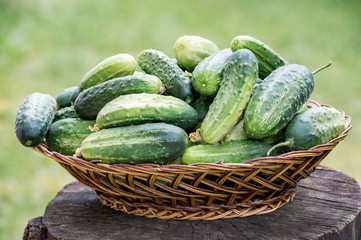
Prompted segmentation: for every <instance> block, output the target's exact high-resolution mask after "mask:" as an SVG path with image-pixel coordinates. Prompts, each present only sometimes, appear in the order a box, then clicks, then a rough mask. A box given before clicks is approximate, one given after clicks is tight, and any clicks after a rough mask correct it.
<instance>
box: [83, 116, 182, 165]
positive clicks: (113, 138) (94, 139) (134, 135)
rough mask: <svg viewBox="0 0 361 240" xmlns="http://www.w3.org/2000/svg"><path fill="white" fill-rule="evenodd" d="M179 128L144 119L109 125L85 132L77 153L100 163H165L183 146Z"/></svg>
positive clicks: (172, 158)
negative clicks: (130, 122)
mask: <svg viewBox="0 0 361 240" xmlns="http://www.w3.org/2000/svg"><path fill="white" fill-rule="evenodd" d="M187 138H188V136H187V134H186V133H185V132H184V130H183V129H181V128H179V127H176V126H173V125H170V124H166V123H146V124H141V125H131V126H125V127H117V128H109V129H104V130H101V131H99V132H96V133H93V134H91V135H89V136H88V137H87V138H86V139H85V140H84V141H83V143H82V146H81V154H82V156H83V157H84V158H85V159H87V160H95V159H101V160H102V162H103V163H108V164H115V163H127V164H129V163H130V164H137V163H148V162H149V163H158V164H165V163H169V162H172V161H173V160H175V159H177V158H178V157H180V156H181V155H182V154H183V153H184V151H185V149H186V147H187Z"/></svg>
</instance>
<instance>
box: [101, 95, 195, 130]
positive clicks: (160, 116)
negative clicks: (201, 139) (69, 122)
mask: <svg viewBox="0 0 361 240" xmlns="http://www.w3.org/2000/svg"><path fill="white" fill-rule="evenodd" d="M197 120H198V114H197V111H196V110H194V108H193V107H191V106H190V105H189V104H187V103H186V102H184V101H182V100H180V99H179V98H175V97H172V96H163V95H157V94H148V93H140V94H128V95H123V96H119V97H118V98H116V99H114V100H112V101H110V102H109V103H107V104H106V105H105V106H104V108H102V110H100V112H99V113H98V116H97V119H96V122H97V127H98V128H100V129H103V128H110V127H120V126H125V125H130V124H142V123H149V122H165V123H169V124H173V125H176V126H179V127H181V128H190V127H193V126H195V125H196V124H197Z"/></svg>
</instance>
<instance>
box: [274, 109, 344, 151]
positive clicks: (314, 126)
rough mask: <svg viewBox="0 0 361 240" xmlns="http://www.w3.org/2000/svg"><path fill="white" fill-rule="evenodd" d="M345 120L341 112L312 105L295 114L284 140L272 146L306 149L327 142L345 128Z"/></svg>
mask: <svg viewBox="0 0 361 240" xmlns="http://www.w3.org/2000/svg"><path fill="white" fill-rule="evenodd" d="M345 125H346V120H345V117H344V116H343V114H342V113H341V112H339V111H338V110H336V109H334V108H329V107H313V108H310V109H307V110H306V111H304V112H302V113H300V114H297V115H296V116H295V117H294V118H293V119H292V120H291V122H290V123H289V124H288V126H287V128H286V132H285V136H284V139H285V142H282V143H280V144H277V145H275V146H274V147H273V148H272V149H271V150H270V151H272V150H273V149H274V148H277V147H281V146H287V147H288V148H289V149H290V150H306V149H309V148H311V147H314V146H316V145H319V144H323V143H327V142H328V141H330V140H332V139H333V138H335V137H337V136H338V135H340V134H341V133H342V131H343V130H345V127H346V126H345Z"/></svg>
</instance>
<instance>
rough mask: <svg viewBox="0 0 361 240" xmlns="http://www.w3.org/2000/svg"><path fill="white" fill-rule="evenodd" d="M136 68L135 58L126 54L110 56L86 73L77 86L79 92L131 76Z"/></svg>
mask: <svg viewBox="0 0 361 240" xmlns="http://www.w3.org/2000/svg"><path fill="white" fill-rule="evenodd" d="M136 67H137V62H136V60H135V58H134V57H133V56H132V55H130V54H127V53H121V54H117V55H114V56H111V57H109V58H107V59H105V60H103V61H102V62H100V63H99V64H98V65H96V66H95V67H93V68H92V69H90V71H89V72H87V73H86V74H85V75H84V77H83V79H82V80H81V82H80V84H79V92H82V91H84V90H85V89H87V88H90V87H92V86H95V85H98V84H100V83H102V82H105V81H107V80H109V79H112V78H116V77H122V76H127V75H132V74H133V73H134V71H135V68H136Z"/></svg>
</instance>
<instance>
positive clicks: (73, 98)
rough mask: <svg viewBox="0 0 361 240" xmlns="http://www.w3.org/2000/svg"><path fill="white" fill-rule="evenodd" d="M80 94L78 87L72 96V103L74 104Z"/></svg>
mask: <svg viewBox="0 0 361 240" xmlns="http://www.w3.org/2000/svg"><path fill="white" fill-rule="evenodd" d="M78 95H79V87H77V89H75V90H74V92H73V94H72V95H71V97H70V102H71V105H74V102H75V100H76V98H77V97H78Z"/></svg>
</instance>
